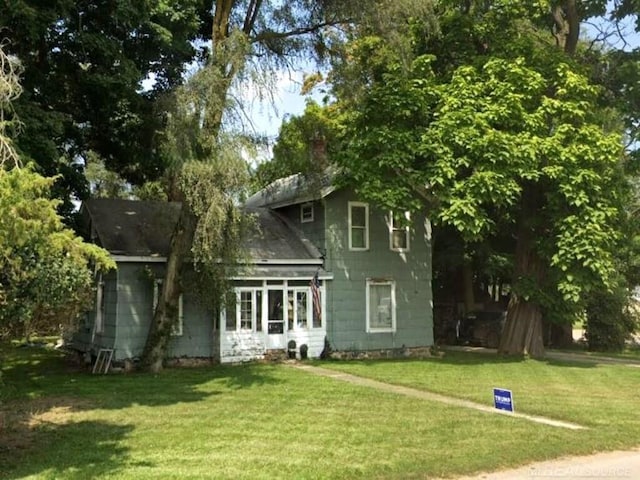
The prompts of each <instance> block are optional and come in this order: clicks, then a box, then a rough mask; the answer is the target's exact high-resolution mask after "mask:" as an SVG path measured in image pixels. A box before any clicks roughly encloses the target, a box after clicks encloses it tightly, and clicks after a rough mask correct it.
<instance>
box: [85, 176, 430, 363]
mask: <svg viewBox="0 0 640 480" xmlns="http://www.w3.org/2000/svg"><path fill="white" fill-rule="evenodd" d="M325 183H326V185H325V186H324V187H322V188H314V189H312V188H310V187H309V185H308V184H307V182H306V181H305V180H304V178H303V177H302V176H301V175H294V176H291V177H287V178H284V179H281V180H278V181H276V182H274V183H273V184H272V185H270V186H268V187H267V188H265V189H264V190H262V191H260V192H258V193H257V194H255V195H254V196H252V197H251V198H249V199H248V201H247V202H246V205H245V208H246V210H247V211H248V212H250V213H251V214H252V215H254V216H255V219H256V224H257V227H258V228H257V231H256V233H254V234H253V235H251V236H250V238H248V239H247V240H246V245H245V246H246V247H247V250H248V253H249V256H248V258H249V259H250V260H249V264H248V265H245V266H244V267H243V268H242V269H241V270H240V273H239V274H238V277H237V278H234V279H233V285H234V289H235V293H236V302H235V308H234V309H233V311H228V310H227V311H224V312H221V313H219V314H214V313H213V312H212V311H211V310H210V309H208V308H207V307H206V305H207V302H206V299H203V298H201V297H199V296H198V295H196V294H195V293H194V292H193V289H192V288H189V285H190V284H191V285H193V283H192V282H197V276H196V274H195V273H194V272H191V273H189V274H188V275H187V278H186V279H185V282H184V284H183V294H182V296H181V299H180V310H179V312H180V313H179V316H180V319H179V324H178V325H177V327H176V328H175V329H174V332H173V335H172V340H171V343H170V348H169V353H168V355H169V357H172V358H183V357H188V358H206V359H212V360H214V361H219V362H223V363H229V362H241V361H247V360H254V359H263V358H266V357H270V356H272V355H279V354H282V353H284V352H286V351H287V350H290V351H291V352H293V350H294V347H293V345H295V354H296V355H297V356H298V357H300V355H301V353H300V352H301V350H302V351H303V354H304V353H305V352H306V354H307V355H308V356H309V357H310V358H317V357H319V356H321V354H322V352H323V351H325V352H326V351H327V350H326V345H327V342H328V344H329V345H330V348H331V350H332V351H333V352H342V353H343V354H348V355H362V354H379V353H384V354H385V355H388V354H405V355H409V354H411V353H413V352H417V353H423V350H424V349H425V348H428V347H430V346H431V345H433V317H432V297H431V244H430V241H431V229H430V223H429V221H428V219H427V218H424V217H422V218H409V216H408V215H406V214H405V213H404V212H400V213H395V212H387V211H384V212H383V211H380V210H378V209H376V208H374V207H373V206H371V205H369V204H367V203H365V202H362V201H359V200H358V199H357V198H356V197H355V196H354V194H353V192H351V191H350V190H348V189H336V188H334V187H333V186H332V185H330V184H328V182H325ZM179 208H180V205H179V204H167V203H164V202H144V201H130V200H107V199H94V200H89V201H87V202H85V203H84V204H83V206H82V210H81V213H82V217H83V223H84V225H85V226H86V233H85V234H86V235H87V237H88V238H89V239H90V240H92V241H93V242H95V243H97V244H98V245H100V246H102V247H104V248H105V249H106V250H108V251H109V252H110V253H111V255H112V257H113V259H114V260H115V261H116V263H117V265H118V268H117V270H115V271H111V272H109V273H107V274H106V275H103V276H101V277H99V278H97V279H96V282H97V289H96V302H95V306H94V308H93V310H92V311H91V312H88V313H87V315H86V319H85V321H84V324H83V325H81V327H80V329H79V331H78V332H77V333H76V335H75V336H74V339H73V344H74V346H75V348H77V349H79V350H81V351H83V352H86V353H88V354H92V355H94V356H95V355H96V354H97V352H98V351H99V350H100V349H103V348H107V349H112V350H113V351H114V357H113V358H114V360H116V361H121V360H126V359H135V358H137V357H139V356H140V355H141V354H142V350H143V348H144V344H145V340H146V336H147V333H148V331H149V326H150V322H151V320H152V317H153V311H154V308H155V304H156V302H157V297H158V291H159V287H160V285H161V282H162V279H163V277H164V267H165V262H166V257H167V254H168V251H169V244H170V238H171V234H172V232H173V227H174V226H175V224H176V221H177V218H178V214H179Z"/></svg>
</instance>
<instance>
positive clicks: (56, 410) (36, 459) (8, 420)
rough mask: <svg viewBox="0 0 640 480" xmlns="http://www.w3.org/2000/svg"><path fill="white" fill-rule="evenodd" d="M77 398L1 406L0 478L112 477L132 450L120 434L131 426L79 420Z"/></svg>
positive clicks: (40, 400)
mask: <svg viewBox="0 0 640 480" xmlns="http://www.w3.org/2000/svg"><path fill="white" fill-rule="evenodd" d="M83 408H84V406H83V405H78V402H77V401H76V400H74V399H66V398H60V397H58V398H47V399H39V400H33V401H14V402H9V403H8V404H6V405H4V406H3V407H2V409H0V478H18V477H24V476H30V475H38V474H46V476H47V477H49V478H69V479H78V480H80V479H85V478H97V477H108V476H110V474H113V473H114V472H115V471H117V470H119V469H120V468H123V467H124V464H125V463H126V462H127V460H128V458H129V455H128V450H127V449H126V448H124V447H122V446H121V440H122V439H123V438H124V437H125V436H127V435H128V434H129V433H130V432H131V431H132V430H133V427H132V426H128V425H115V424H111V423H107V422H103V421H75V419H74V414H75V413H76V412H77V411H78V410H80V409H83Z"/></svg>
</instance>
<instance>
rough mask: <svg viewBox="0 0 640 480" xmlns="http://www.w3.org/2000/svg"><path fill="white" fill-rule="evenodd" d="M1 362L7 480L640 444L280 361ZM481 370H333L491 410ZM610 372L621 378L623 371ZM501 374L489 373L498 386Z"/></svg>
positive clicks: (410, 463) (315, 472) (447, 461)
mask: <svg viewBox="0 0 640 480" xmlns="http://www.w3.org/2000/svg"><path fill="white" fill-rule="evenodd" d="M4 361H5V363H4V367H5V368H4V382H5V384H4V386H3V387H2V388H3V392H2V394H0V399H2V405H0V415H2V418H3V419H4V420H3V421H2V423H0V425H1V426H0V429H1V430H0V478H37V479H45V478H46V479H48V478H52V479H53V478H55V479H60V478H62V479H66V478H70V479H85V478H116V479H140V478H142V479H151V478H153V479H155V478H168V479H171V478H176V479H183V478H186V479H188V478H194V479H195V478H242V479H243V478H246V479H249V478H251V479H254V478H258V479H260V478H264V479H267V478H309V479H312V478H318V479H320V478H333V479H335V478H397V479H401V478H433V477H455V476H457V475H462V474H470V473H473V472H477V471H487V470H494V469H498V468H504V467H508V466H513V465H518V464H522V463H526V462H529V461H534V460H541V459H546V458H553V457H556V456H560V455H562V454H565V453H585V452H589V451H593V450H596V449H602V448H617V447H622V446H627V445H631V443H632V442H631V441H630V440H618V443H617V444H616V445H614V444H612V443H611V442H610V441H609V440H608V436H607V435H606V434H605V433H606V432H605V433H601V432H600V428H595V429H591V430H589V431H587V432H574V431H567V430H564V429H558V428H553V427H548V426H544V425H535V424H531V423H530V422H526V421H522V420H517V419H513V418H506V417H503V416H497V415H496V416H494V415H491V414H485V413H481V412H476V411H473V410H467V409H462V408H456V407H450V406H447V405H443V404H439V403H434V402H426V401H423V400H418V399H412V398H406V397H403V396H399V395H395V394H390V393H383V392H378V391H376V390H374V389H370V388H365V387H358V386H353V385H349V384H345V383H343V382H339V381H336V380H333V379H329V378H319V377H317V376H314V375H309V374H307V373H305V372H301V371H298V370H295V369H292V368H288V367H285V366H278V365H257V364H256V365H242V366H235V367H220V366H216V367H209V368H197V369H176V370H168V371H166V372H165V373H163V374H162V375H159V376H154V375H150V374H132V375H107V376H92V375H89V374H87V373H80V372H77V371H69V370H68V369H67V368H66V367H65V363H64V360H63V359H62V357H61V356H60V355H59V354H57V353H55V352H48V351H42V350H36V349H21V350H14V349H9V350H7V351H5V353H4ZM489 363H491V362H489ZM529 363H530V362H524V363H522V362H516V363H514V364H513V365H514V367H515V366H517V365H519V366H520V368H521V369H522V370H523V372H521V373H523V375H524V376H525V377H526V376H527V375H528V374H526V373H525V372H526V371H527V370H528V369H531V368H538V367H537V366H534V367H532V366H531V365H529ZM473 365H476V366H478V367H483V365H484V366H485V367H486V366H487V365H488V364H487V362H486V359H484V357H482V358H477V359H475V358H474V359H471V360H469V361H459V362H452V361H451V360H449V361H442V360H437V361H436V360H428V361H419V362H417V361H416V362H408V361H400V362H370V363H355V362H354V363H328V364H326V363H323V366H329V367H331V368H337V369H342V368H344V369H353V370H358V369H362V374H367V375H368V376H373V377H375V376H377V375H379V376H382V377H385V376H387V375H389V376H391V377H398V376H399V377H400V379H401V381H402V382H415V384H413V385H412V386H416V387H418V388H426V387H427V386H429V385H430V384H431V383H432V382H433V381H439V382H440V383H441V384H443V385H444V384H446V385H450V386H452V390H456V391H457V392H458V394H457V395H456V396H467V398H472V399H474V400H479V399H480V397H484V399H485V400H486V399H487V396H486V393H485V390H486V388H485V385H484V384H483V383H484V382H480V381H479V382H478V383H477V384H476V386H475V387H474V388H476V390H477V391H476V392H475V394H472V393H470V392H468V393H467V394H465V395H460V393H459V389H460V388H463V386H464V379H465V378H466V376H467V372H466V370H468V368H469V367H470V366H473ZM438 367H439V369H438ZM543 367H552V368H556V366H554V365H546V364H541V365H540V368H543ZM557 368H560V367H557ZM606 368H608V369H609V368H611V369H612V370H610V371H609V374H610V377H611V379H616V378H617V377H618V376H619V375H622V376H624V375H625V374H624V372H622V371H618V368H622V367H606ZM494 369H495V370H500V369H499V368H497V365H496V366H495V368H494ZM421 370H424V372H423V373H420V371H421ZM441 370H442V371H441ZM447 370H448V372H447ZM594 371H595V370H594ZM429 372H430V373H429ZM353 373H358V372H356V371H353ZM515 374H517V372H515V371H514V375H515ZM558 375H559V374H558ZM491 377H492V374H491V373H490V372H489V371H487V372H486V373H485V379H486V380H487V381H489V380H491V381H490V382H489V383H490V384H493V383H494V382H493V378H491ZM502 378H508V376H507V377H502ZM393 380H394V382H395V383H398V378H393ZM627 380H629V379H628V378H627ZM616 381H617V380H616ZM407 384H409V383H407ZM456 384H457V385H458V386H459V388H456V389H454V388H453V386H454V385H456ZM468 386H469V387H470V388H472V387H471V384H468ZM502 386H506V387H508V386H509V385H502ZM585 388H587V386H585ZM629 388H632V387H631V385H629ZM514 390H515V392H517V391H518V390H517V389H514ZM476 394H477V397H476V398H473V397H474V396H475V395H476ZM516 395H517V393H516ZM489 396H490V394H489ZM518 401H519V400H518V396H516V402H518ZM636 405H637V403H636ZM516 407H517V408H518V407H520V408H525V407H524V406H520V405H519V404H518V403H516ZM586 415H588V413H586V414H583V415H582V416H581V417H580V419H579V420H584V419H585V418H586ZM574 420H576V421H578V419H574ZM584 421H585V422H586V420H584ZM591 425H592V426H599V423H598V421H591ZM630 425H631V426H634V425H635V427H634V428H632V427H631V426H629V425H627V426H626V427H625V428H626V430H621V431H620V432H619V433H620V436H624V435H625V434H632V433H633V434H636V436H635V439H636V443H638V442H637V439H638V438H640V437H639V436H637V424H634V423H633V422H631V423H630ZM603 428H604V427H603ZM612 428H613V427H612Z"/></svg>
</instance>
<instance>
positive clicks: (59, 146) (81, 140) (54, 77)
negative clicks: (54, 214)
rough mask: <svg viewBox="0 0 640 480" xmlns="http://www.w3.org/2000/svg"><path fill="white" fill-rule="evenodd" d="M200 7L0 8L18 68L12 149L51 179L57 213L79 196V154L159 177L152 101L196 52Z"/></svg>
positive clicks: (163, 1) (204, 20) (169, 1)
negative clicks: (18, 127)
mask: <svg viewBox="0 0 640 480" xmlns="http://www.w3.org/2000/svg"><path fill="white" fill-rule="evenodd" d="M210 8H211V5H210V2H206V1H203V0H181V1H174V0H160V1H150V0H140V1H131V0H116V1H104V0H83V1H76V2H70V1H67V0H51V1H49V0H46V1H43V0H10V1H7V2H3V6H2V9H1V11H0V38H2V39H6V41H7V43H6V46H5V50H6V52H7V53H8V54H9V55H12V56H15V57H17V58H18V59H19V60H20V62H21V63H22V65H23V70H24V72H23V77H22V85H23V88H24V94H23V95H22V97H21V98H20V99H19V100H18V101H17V102H16V103H15V110H16V111H17V113H18V115H19V117H20V119H21V121H22V125H23V135H21V136H20V137H19V138H17V139H16V147H17V149H18V151H19V152H20V155H21V156H22V158H23V159H24V160H25V161H28V160H30V161H34V162H35V163H36V165H37V168H38V171H39V172H40V173H42V174H43V175H45V176H53V175H58V174H60V176H59V177H58V180H57V181H56V184H55V186H54V193H55V195H56V196H57V197H58V198H59V199H61V200H62V201H63V207H62V210H63V212H64V213H65V214H67V215H68V214H70V213H71V210H72V208H73V207H72V204H71V201H70V200H71V198H73V197H76V198H80V199H82V198H85V197H86V196H87V194H88V190H87V184H86V181H85V178H84V175H83V168H82V164H83V161H84V160H85V159H86V156H87V153H88V152H89V151H92V152H95V154H96V155H98V156H99V157H100V158H101V159H102V161H104V163H105V164H106V167H107V168H108V169H109V170H112V171H115V172H117V173H119V174H120V175H121V176H122V177H123V178H125V179H126V180H127V181H129V182H132V183H134V184H139V183H142V182H144V181H145V180H147V179H154V178H157V177H158V176H159V175H160V174H162V172H163V171H164V165H163V164H162V159H161V157H160V155H159V154H158V150H157V147H158V142H157V140H158V138H157V132H158V131H159V130H160V129H161V128H162V125H163V122H164V120H163V113H162V110H163V108H162V106H161V105H160V106H159V105H158V102H159V101H160V100H161V99H162V98H163V96H164V94H165V93H166V92H167V91H169V90H171V89H172V88H174V87H175V86H176V85H178V84H180V83H182V75H183V73H184V71H185V68H186V65H187V64H189V63H190V62H193V61H194V60H197V59H198V57H199V56H200V57H201V56H202V55H203V54H204V53H203V52H202V51H201V50H200V51H199V50H197V48H196V47H195V45H196V43H194V42H196V41H197V40H198V39H199V38H201V36H202V32H203V31H208V29H209V28H210V16H209V15H208V12H209V11H210ZM199 52H200V53H199ZM145 81H147V83H145V84H143V82H145Z"/></svg>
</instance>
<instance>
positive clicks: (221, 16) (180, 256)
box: [142, 0, 261, 373]
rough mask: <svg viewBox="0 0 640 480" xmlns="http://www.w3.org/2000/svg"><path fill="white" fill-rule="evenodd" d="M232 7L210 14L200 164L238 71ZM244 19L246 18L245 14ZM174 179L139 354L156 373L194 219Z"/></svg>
mask: <svg viewBox="0 0 640 480" xmlns="http://www.w3.org/2000/svg"><path fill="white" fill-rule="evenodd" d="M234 3H235V0H222V1H219V2H216V5H215V12H214V14H213V29H212V32H211V35H212V37H211V40H212V45H213V52H214V54H213V55H212V59H211V62H212V64H211V67H212V68H213V69H214V70H216V71H217V75H218V79H219V82H218V84H217V86H216V88H215V91H211V92H208V94H209V95H210V96H211V97H210V98H208V99H206V100H207V101H206V103H205V107H204V108H205V115H204V126H203V129H204V130H206V134H205V135H203V136H201V138H200V141H201V143H200V145H199V147H200V148H199V156H200V157H202V159H203V160H208V159H210V158H211V156H212V153H213V151H214V150H215V148H216V147H217V145H216V141H217V137H218V133H219V131H220V127H221V124H222V115H223V113H224V104H225V102H224V99H225V98H226V96H227V93H228V91H229V88H230V87H231V82H232V80H233V77H234V75H235V74H236V72H237V70H238V67H237V65H236V64H234V63H233V62H231V61H230V59H229V58H228V55H227V47H226V45H225V42H226V40H227V39H228V38H229V36H230V31H229V22H230V16H231V10H232V8H233V5H234ZM260 3H261V2H258V3H257V5H254V2H252V4H251V5H252V10H251V12H250V14H251V15H252V16H254V17H255V14H256V11H255V8H258V7H259V6H260ZM247 15H249V13H248V14H247ZM253 21H255V18H253ZM252 26H253V23H251V22H250V24H249V25H248V28H251V27H252ZM236 61H237V59H236ZM216 97H217V98H216ZM216 100H217V101H216ZM203 139H204V140H205V141H204V142H203V141H202V140H203ZM178 178H179V173H177V174H175V175H174V176H173V177H171V184H170V186H169V187H170V195H171V197H172V198H170V200H180V201H182V208H181V209H180V217H179V219H178V223H177V225H176V227H175V230H174V232H173V235H172V237H171V247H170V251H169V256H168V258H167V266H166V272H165V277H164V281H163V283H162V291H161V293H160V292H159V293H160V294H159V298H158V304H157V306H156V310H155V313H154V315H153V320H152V321H151V326H150V328H149V334H148V336H147V341H146V344H145V347H144V351H143V354H142V364H143V366H144V367H145V368H147V369H148V370H150V371H152V372H156V373H157V372H160V371H161V370H162V364H163V361H164V358H165V356H166V352H167V347H168V345H169V341H170V339H171V328H172V327H173V325H175V324H176V322H177V321H178V313H179V301H180V293H181V290H182V287H181V279H182V272H183V269H184V266H185V263H186V262H188V259H190V257H191V255H190V253H191V247H192V245H193V238H194V234H195V230H196V225H197V221H196V218H195V216H194V214H193V212H192V211H191V208H190V207H189V205H188V204H187V202H186V200H185V198H184V195H183V192H181V191H180V189H179V187H178Z"/></svg>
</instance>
